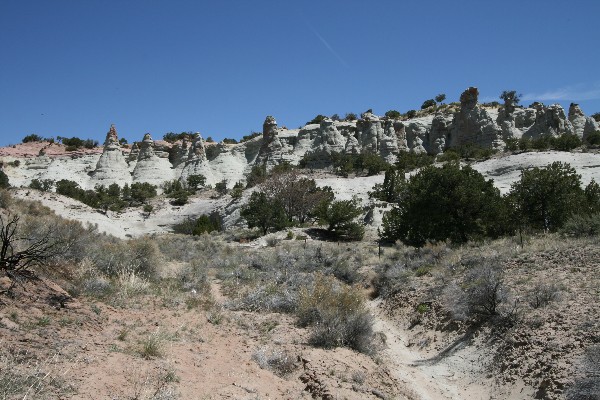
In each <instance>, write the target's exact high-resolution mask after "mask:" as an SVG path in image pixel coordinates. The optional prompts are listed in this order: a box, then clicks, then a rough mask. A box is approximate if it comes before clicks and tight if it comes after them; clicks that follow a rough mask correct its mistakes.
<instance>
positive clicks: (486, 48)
mask: <svg viewBox="0 0 600 400" xmlns="http://www.w3.org/2000/svg"><path fill="white" fill-rule="evenodd" d="M599 16H600V2H599V1H595V0H588V1H577V0H574V1H568V2H567V1H553V0H546V1H541V0H540V1H531V0H530V1H522V0H521V1H507V0H505V1H495V2H491V1H481V0H478V1H463V0H456V1H426V2H425V1H391V0H390V1H371V2H366V1H354V0H339V1H333V0H331V1H327V0H321V1H311V0H302V1H294V2H291V1H285V0H273V1H270V0H269V1H262V0H256V1H249V0H239V1H227V0H222V1H200V0H198V1H191V0H190V1H178V0H170V1H166V0H164V1H156V0H113V1H109V0H103V1H100V0H51V1H50V0H36V1H33V0H31V1H29V0H0V145H6V144H8V143H17V142H20V140H21V138H23V137H24V136H25V135H27V134H31V133H36V134H39V135H41V136H44V137H49V136H57V135H58V136H67V137H71V136H79V137H81V138H94V139H97V140H100V141H101V142H102V141H103V139H104V136H105V134H106V132H107V131H108V128H109V126H110V124H111V123H114V124H116V127H117V130H118V132H119V136H122V137H126V138H127V139H128V140H129V141H130V142H131V141H132V140H141V138H142V136H143V134H144V133H146V132H150V133H151V134H152V135H153V137H154V138H161V137H162V135H163V134H164V133H166V132H170V131H173V132H182V131H199V132H201V133H202V135H203V136H204V137H207V136H212V137H213V138H215V139H216V140H220V139H223V138H225V137H232V138H238V139H239V138H240V137H241V136H242V135H246V134H248V133H250V132H251V131H258V130H261V129H262V122H263V121H264V118H265V116H266V115H273V116H275V118H276V119H277V121H278V123H279V125H285V126H288V127H294V128H295V127H298V126H300V125H302V124H304V123H305V122H307V121H308V120H310V119H312V118H313V117H314V116H315V115H317V114H325V115H332V114H334V113H338V114H340V115H342V116H343V115H344V114H345V113H346V112H355V113H360V112H363V111H365V110H366V109H368V108H372V109H373V110H374V112H375V113H377V114H383V113H385V112H386V111H387V110H390V109H396V110H399V111H401V112H405V111H407V110H409V109H418V108H419V107H420V105H421V103H422V102H423V101H424V100H426V99H428V98H432V97H434V96H435V95H437V94H438V93H446V94H447V97H448V98H447V100H448V101H456V100H457V99H458V97H459V95H460V92H461V91H462V90H464V89H465V88H466V87H467V86H471V85H473V86H477V87H479V89H480V92H481V97H480V99H483V100H487V101H491V100H494V99H496V98H497V96H498V95H499V93H500V92H501V91H502V90H506V89H509V90H510V89H514V90H517V91H518V92H520V93H522V94H523V95H524V101H523V103H525V104H529V103H530V102H531V101H533V100H540V101H543V102H544V103H553V102H559V103H561V104H563V106H567V107H568V104H569V103H570V102H571V101H573V102H578V103H579V104H580V105H581V106H582V108H583V110H584V112H585V113H586V114H588V115H589V114H592V113H594V112H599V111H600V68H599V67H600V65H599V58H600V52H599V51H598V47H599V42H598V40H599V39H600V24H599V23H598V18H599Z"/></svg>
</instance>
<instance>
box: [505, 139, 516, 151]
mask: <svg viewBox="0 0 600 400" xmlns="http://www.w3.org/2000/svg"><path fill="white" fill-rule="evenodd" d="M504 143H505V144H506V146H505V150H507V151H517V150H519V139H517V138H514V137H511V138H508V139H505V140H504Z"/></svg>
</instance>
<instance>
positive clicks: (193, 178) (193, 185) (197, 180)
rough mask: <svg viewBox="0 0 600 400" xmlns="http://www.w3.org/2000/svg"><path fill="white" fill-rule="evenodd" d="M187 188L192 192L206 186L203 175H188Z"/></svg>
mask: <svg viewBox="0 0 600 400" xmlns="http://www.w3.org/2000/svg"><path fill="white" fill-rule="evenodd" d="M186 181H187V184H188V188H190V190H192V191H196V190H198V189H199V188H200V187H201V186H204V185H205V184H206V177H205V176H204V175H195V174H194V175H189V176H188V177H187V180H186Z"/></svg>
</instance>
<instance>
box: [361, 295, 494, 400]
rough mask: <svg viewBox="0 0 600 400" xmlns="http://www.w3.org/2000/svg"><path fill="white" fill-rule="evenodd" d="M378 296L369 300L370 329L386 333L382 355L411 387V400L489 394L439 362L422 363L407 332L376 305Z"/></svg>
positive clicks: (484, 396)
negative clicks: (371, 321) (371, 325)
mask: <svg viewBox="0 0 600 400" xmlns="http://www.w3.org/2000/svg"><path fill="white" fill-rule="evenodd" d="M380 303H381V300H380V299H376V300H373V301H371V302H369V307H370V309H371V313H372V314H373V315H374V316H375V324H374V330H375V331H376V332H383V333H384V334H385V336H386V338H387V339H386V345H387V347H386V349H385V350H383V355H384V357H385V358H386V361H387V362H388V365H389V367H390V369H391V371H392V374H393V375H394V377H395V378H397V379H399V380H400V381H401V382H403V383H404V384H405V385H406V387H407V388H409V389H410V390H411V392H412V393H411V395H412V398H414V399H415V400H417V399H418V400H438V399H451V400H455V399H456V400H460V399H487V398H489V394H488V393H485V390H482V389H483V388H482V387H478V386H474V385H473V384H472V382H467V380H463V379H461V378H459V376H458V374H457V373H456V372H455V371H452V370H451V368H450V366H449V365H448V364H447V363H445V362H443V361H440V362H436V363H423V364H419V365H417V364H418V363H419V362H420V361H424V360H426V358H424V357H423V355H422V354H421V353H419V352H418V351H417V350H416V349H414V350H413V349H412V348H410V347H407V344H408V341H409V339H408V335H407V334H406V333H405V332H404V331H402V329H400V328H398V327H396V325H395V324H394V323H393V322H391V321H389V320H388V319H387V317H386V316H385V315H384V314H383V312H382V310H381V308H380V307H379V306H380Z"/></svg>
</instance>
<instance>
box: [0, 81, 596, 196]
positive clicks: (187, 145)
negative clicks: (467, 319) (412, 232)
mask: <svg viewBox="0 0 600 400" xmlns="http://www.w3.org/2000/svg"><path fill="white" fill-rule="evenodd" d="M597 130H599V127H598V123H597V122H596V121H595V120H594V119H593V118H591V117H588V116H585V114H584V113H583V111H582V110H581V108H580V107H579V106H578V105H577V104H571V106H570V107H569V110H568V116H567V114H566V113H565V110H564V109H563V108H562V107H561V106H560V105H559V104H551V105H548V106H546V105H544V104H542V103H538V102H536V103H533V104H531V105H530V106H528V107H521V106H518V105H517V104H516V102H515V101H514V99H506V100H505V102H504V104H502V105H500V106H499V107H490V106H485V105H482V104H480V103H479V90H478V89H477V88H476V87H469V88H467V89H466V90H465V91H464V92H463V93H462V94H461V96H460V103H452V104H450V105H443V106H439V107H434V108H432V109H429V110H425V111H423V112H421V113H418V115H417V116H416V117H413V118H409V119H394V118H388V117H385V116H383V117H382V116H377V115H375V114H373V113H372V112H371V111H370V110H369V111H368V112H365V113H363V114H362V115H361V116H360V118H359V119H358V120H354V121H334V120H332V119H329V118H325V119H323V120H322V121H321V122H320V123H319V124H307V125H305V126H304V127H301V128H300V129H287V128H283V127H279V126H278V124H277V121H276V119H275V118H274V117H273V116H267V117H266V119H265V121H264V124H263V131H262V135H261V136H258V137H255V138H253V139H251V140H248V141H245V142H242V143H239V144H226V143H218V144H215V143H205V141H204V140H203V138H202V136H201V135H200V134H198V133H197V134H194V135H190V136H189V137H187V138H184V139H183V140H182V141H179V142H177V143H175V144H170V143H166V142H163V141H155V140H153V139H152V137H151V136H150V134H146V135H144V137H143V139H142V141H140V142H136V143H135V144H133V146H132V147H131V148H128V147H124V146H122V145H121V144H120V143H119V138H118V135H117V130H116V128H115V126H114V125H113V126H111V127H110V129H109V131H108V133H107V135H106V140H105V141H104V146H103V150H102V153H101V154H99V153H98V152H97V151H89V152H85V151H83V152H81V151H78V152H74V153H62V154H59V153H57V152H56V151H54V150H55V149H56V145H54V147H53V145H51V144H48V143H46V144H44V145H43V147H41V148H40V149H38V150H37V151H36V152H35V154H25V153H24V152H21V153H19V150H18V149H17V148H15V149H11V150H13V151H12V152H8V151H4V153H3V152H2V151H0V157H2V159H3V161H6V162H9V161H11V160H14V159H15V158H19V157H20V158H22V159H23V161H24V162H23V163H22V164H21V167H20V168H19V169H18V170H13V171H9V172H10V173H9V177H10V180H11V183H12V184H13V185H15V186H26V185H28V184H29V183H30V182H31V180H32V179H52V180H60V179H69V180H73V181H76V182H77V183H78V184H79V185H80V186H81V187H83V188H85V189H91V188H94V187H95V186H97V185H104V186H108V185H110V184H113V183H117V184H118V185H120V186H123V185H125V184H132V183H135V182H148V183H152V184H154V185H158V186H160V184H162V183H163V182H165V181H168V180H172V179H182V180H185V179H187V177H189V176H190V175H198V174H199V175H204V176H205V177H206V183H207V184H215V183H217V182H221V181H223V180H225V181H227V184H228V186H230V187H231V186H233V185H234V184H235V183H236V182H238V181H244V180H245V176H246V175H247V174H248V172H250V170H251V169H252V167H253V166H255V165H262V164H264V165H266V167H267V169H271V168H273V167H274V166H276V165H278V164H281V163H283V162H287V163H291V164H298V163H299V162H300V161H301V160H303V159H304V161H305V163H306V165H307V166H308V167H310V168H323V167H327V166H328V165H329V164H330V163H331V156H332V155H333V154H335V153H342V154H344V153H345V154H359V153H363V152H369V153H374V154H378V155H380V156H381V157H383V158H384V159H385V160H386V161H388V162H394V161H395V160H396V158H397V155H398V154H399V153H400V152H403V151H412V152H415V153H429V154H439V153H442V152H444V151H446V150H447V149H449V148H452V147H457V146H464V145H469V144H472V145H476V146H480V147H484V148H492V149H502V148H503V147H504V145H505V144H506V141H507V140H509V139H520V138H530V139H537V138H540V137H557V136H560V135H563V134H575V135H577V136H579V137H580V138H586V137H587V136H588V135H589V134H591V133H592V132H595V131H597ZM15 147H17V146H15ZM208 150H210V151H208Z"/></svg>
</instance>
